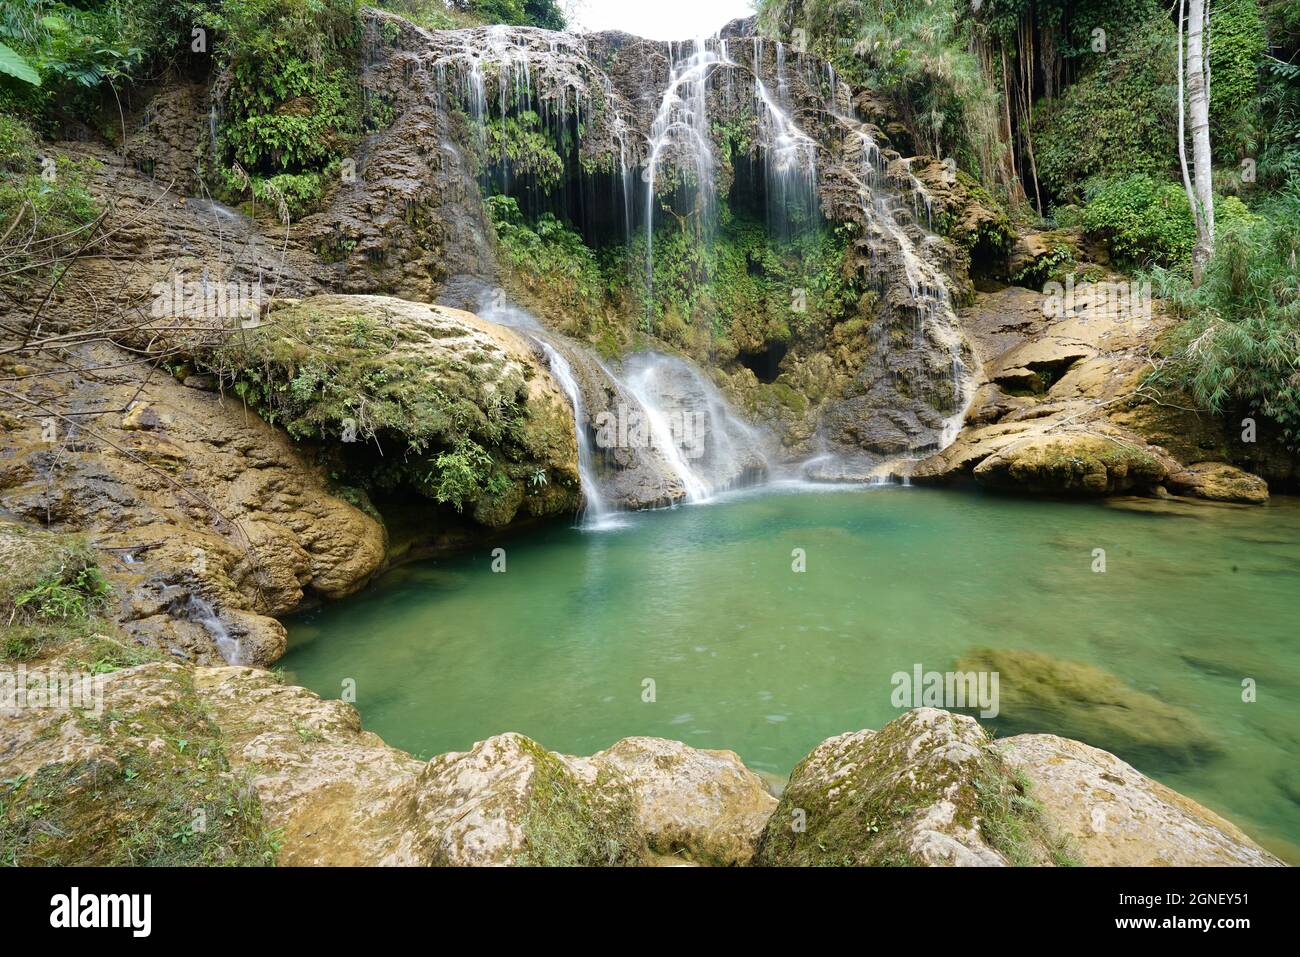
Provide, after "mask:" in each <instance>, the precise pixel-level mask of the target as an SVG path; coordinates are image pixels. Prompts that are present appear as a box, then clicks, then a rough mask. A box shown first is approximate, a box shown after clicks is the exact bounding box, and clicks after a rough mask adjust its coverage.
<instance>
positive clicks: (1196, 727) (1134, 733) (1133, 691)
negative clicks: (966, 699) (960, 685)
mask: <svg viewBox="0 0 1300 957" xmlns="http://www.w3.org/2000/svg"><path fill="white" fill-rule="evenodd" d="M957 669H958V670H959V671H988V672H997V673H998V675H999V689H1000V694H999V708H1000V714H999V716H998V725H999V727H1000V728H1011V729H1014V730H1020V731H1023V730H1030V729H1033V730H1041V729H1044V728H1051V729H1054V730H1057V731H1060V732H1062V733H1064V734H1068V735H1070V736H1071V737H1077V738H1081V739H1083V740H1085V741H1088V742H1089V743H1091V744H1094V745H1096V746H1097V747H1101V748H1105V749H1106V750H1108V751H1115V752H1118V753H1119V754H1122V755H1125V756H1127V757H1129V758H1132V759H1139V758H1140V759H1147V760H1152V761H1157V762H1163V763H1176V764H1188V763H1193V762H1196V761H1199V760H1202V759H1205V758H1207V757H1209V756H1211V755H1213V754H1214V753H1216V752H1217V751H1219V750H1220V748H1221V745H1220V743H1219V741H1218V739H1217V738H1216V737H1215V735H1214V733H1213V732H1212V731H1211V730H1210V729H1209V728H1208V727H1206V726H1205V724H1204V723H1203V722H1202V721H1201V720H1200V718H1198V717H1197V716H1196V714H1194V713H1193V712H1191V711H1189V710H1187V709H1186V708H1181V707H1179V706H1178V705H1175V704H1170V703H1169V702H1166V701H1163V700H1161V699H1160V698H1158V697H1156V696H1155V695H1153V694H1148V693H1147V692H1145V691H1139V690H1138V689H1137V688H1134V687H1132V686H1130V685H1128V684H1125V683H1124V682H1123V681H1121V680H1120V679H1119V678H1117V677H1116V676H1115V675H1113V674H1110V673H1109V672H1107V671H1103V670H1102V669H1101V668H1097V667H1094V666H1093V665H1089V664H1084V663H1083V662H1078V661H1065V660H1062V659H1059V658H1053V657H1052V656H1050V655H1045V654H1041V653H1039V652H1036V651H1022V650H1006V649H997V650H994V649H987V648H985V649H977V650H975V651H973V652H971V653H970V654H968V655H965V656H963V657H962V658H961V659H959V660H958V662H957Z"/></svg>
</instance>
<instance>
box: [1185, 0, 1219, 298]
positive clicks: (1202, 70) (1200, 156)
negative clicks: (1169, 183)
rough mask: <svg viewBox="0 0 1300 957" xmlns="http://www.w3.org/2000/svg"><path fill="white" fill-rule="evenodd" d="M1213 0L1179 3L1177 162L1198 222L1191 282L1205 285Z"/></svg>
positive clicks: (1210, 204)
mask: <svg viewBox="0 0 1300 957" xmlns="http://www.w3.org/2000/svg"><path fill="white" fill-rule="evenodd" d="M1185 6H1186V7H1187V16H1186V18H1185V19H1186V30H1187V73H1186V88H1187V98H1186V105H1185V106H1184V102H1183V81H1184V76H1183V29H1184V16H1183V10H1184V7H1185ZM1209 14H1210V5H1209V0H1190V3H1188V2H1187V0H1178V159H1179V162H1180V163H1181V165H1182V169H1183V185H1184V186H1185V187H1186V188H1187V201H1188V202H1189V203H1190V204H1191V207H1192V220H1193V221H1194V222H1195V223H1196V246H1195V248H1194V249H1193V250H1192V281H1193V282H1194V283H1195V284H1196V285H1198V286H1199V285H1200V284H1201V278H1202V276H1204V274H1205V264H1206V263H1208V262H1209V261H1210V257H1211V256H1213V255H1214V183H1213V175H1212V174H1213V170H1212V169H1211V165H1210V164H1211V158H1210V63H1209V58H1208V57H1206V56H1205V34H1206V32H1207V30H1206V26H1207V24H1208V23H1209ZM1187 119H1190V120H1191V126H1192V172H1191V174H1189V173H1188V170H1187V143H1186V133H1185V128H1186V127H1185V123H1186V120H1187Z"/></svg>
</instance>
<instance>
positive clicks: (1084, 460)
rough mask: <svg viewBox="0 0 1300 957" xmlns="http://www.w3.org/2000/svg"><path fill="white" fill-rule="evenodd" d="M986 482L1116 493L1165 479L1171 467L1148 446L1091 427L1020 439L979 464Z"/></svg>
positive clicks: (1034, 489) (1049, 491)
mask: <svg viewBox="0 0 1300 957" xmlns="http://www.w3.org/2000/svg"><path fill="white" fill-rule="evenodd" d="M974 474H975V479H976V481H978V482H979V483H980V484H981V485H985V486H987V487H989V488H995V489H1002V490H1015V491H1023V492H1030V493H1033V494H1039V495H1044V494H1045V495H1084V496H1088V495H1113V494H1115V493H1117V492H1126V491H1129V490H1130V489H1135V488H1136V489H1145V488H1149V487H1150V486H1152V485H1156V484H1158V483H1159V482H1161V481H1163V480H1164V478H1165V475H1166V474H1167V469H1166V468H1165V466H1164V465H1163V464H1162V463H1161V462H1160V460H1159V459H1158V458H1156V457H1155V456H1154V455H1153V454H1151V453H1150V452H1149V451H1147V450H1146V449H1145V448H1144V447H1135V446H1133V445H1130V444H1127V443H1125V442H1123V441H1122V440H1120V439H1116V438H1113V437H1110V436H1103V435H1095V434H1092V433H1086V432H1072V433H1064V434H1060V435H1048V436H1041V437H1037V438H1033V439H1028V440H1025V441H1022V442H1017V443H1015V444H1013V445H1011V446H1009V447H1008V448H1005V449H1003V450H1002V451H1000V452H997V453H995V454H993V455H990V456H989V457H988V458H986V459H984V461H982V462H981V463H980V464H979V465H977V466H976V467H975V472H974Z"/></svg>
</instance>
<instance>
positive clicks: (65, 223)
mask: <svg viewBox="0 0 1300 957" xmlns="http://www.w3.org/2000/svg"><path fill="white" fill-rule="evenodd" d="M91 162H92V161H90V160H85V161H74V160H71V159H68V158H67V157H57V158H55V157H52V156H51V157H44V156H42V155H41V154H40V148H39V146H38V142H37V139H36V137H35V135H34V134H33V133H32V131H31V129H30V128H29V127H28V126H27V125H26V124H24V123H22V122H21V121H19V120H17V119H15V118H14V117H11V116H6V115H4V114H0V171H3V173H4V176H3V178H0V235H5V234H7V237H8V238H7V239H6V241H5V253H6V255H7V256H8V257H9V266H8V268H9V269H10V270H13V271H14V274H15V275H18V274H19V270H24V269H26V268H29V267H30V268H32V269H33V270H34V272H32V273H31V274H30V276H31V277H34V278H41V277H44V276H45V275H46V274H47V273H48V267H46V266H45V265H43V264H45V263H49V262H52V261H54V260H56V259H57V258H58V257H59V256H61V255H65V254H67V253H69V252H71V251H73V250H74V249H75V248H76V247H77V246H80V245H81V244H82V243H83V242H84V241H85V240H86V237H87V228H88V227H89V226H90V224H91V223H93V222H94V220H95V219H96V217H98V215H99V205H98V203H97V202H96V201H95V198H94V197H93V196H92V195H91V194H90V192H89V191H88V190H87V189H86V184H85V177H86V174H87V173H88V172H89V169H90V163H91ZM50 163H53V166H51V165H49V164H50ZM19 281H22V280H21V279H20V280H19Z"/></svg>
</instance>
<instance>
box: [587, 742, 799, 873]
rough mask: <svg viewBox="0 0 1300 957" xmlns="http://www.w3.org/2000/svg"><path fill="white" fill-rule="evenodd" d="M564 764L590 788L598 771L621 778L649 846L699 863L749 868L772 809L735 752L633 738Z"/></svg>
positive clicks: (767, 794) (764, 787) (772, 802)
mask: <svg viewBox="0 0 1300 957" xmlns="http://www.w3.org/2000/svg"><path fill="white" fill-rule="evenodd" d="M564 760H565V761H566V762H567V763H568V764H569V766H570V767H572V768H573V769H574V771H576V772H577V773H578V774H579V775H580V776H582V777H583V779H584V780H588V781H591V782H592V783H593V784H594V783H595V782H596V779H597V778H598V777H599V775H600V772H601V771H602V770H603V769H609V770H612V771H615V772H617V773H618V774H619V775H621V777H622V778H623V779H624V780H626V781H627V783H628V786H629V787H630V788H631V790H632V794H633V795H634V798H635V801H636V809H637V817H638V819H639V820H640V822H641V826H642V828H643V829H644V830H645V833H646V838H647V840H648V841H649V844H650V849H651V850H652V851H655V852H656V853H659V854H663V855H673V856H678V857H681V858H683V859H685V860H687V861H691V862H693V863H697V864H715V865H737V864H748V863H749V862H750V860H751V858H753V856H754V849H755V847H756V845H757V844H758V838H759V835H761V834H762V832H763V827H764V825H766V824H767V819H768V818H769V817H770V816H771V814H772V811H773V809H774V808H775V807H776V798H775V797H773V796H772V793H771V791H769V790H768V788H767V784H766V783H765V782H764V781H763V779H762V778H760V777H759V776H758V775H757V774H755V773H754V772H753V771H751V770H749V768H747V767H745V765H744V764H743V763H741V760H740V757H739V756H738V755H737V754H736V753H735V752H734V751H705V750H700V749H697V748H691V747H687V746H686V745H684V744H682V743H681V742H680V741H667V740H664V739H663V738H644V737H637V738H624V739H623V740H622V741H619V742H618V743H617V744H615V745H613V747H610V748H608V749H607V750H605V751H601V752H599V753H598V754H594V755H592V756H591V757H590V758H565V759H564Z"/></svg>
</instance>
